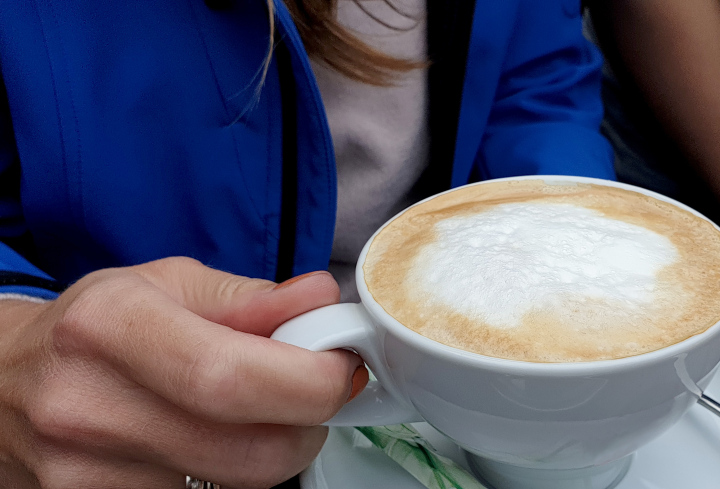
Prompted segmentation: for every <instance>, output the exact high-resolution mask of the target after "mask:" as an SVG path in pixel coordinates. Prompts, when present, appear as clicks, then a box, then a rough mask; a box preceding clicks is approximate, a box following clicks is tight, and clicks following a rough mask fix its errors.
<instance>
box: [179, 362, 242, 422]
mask: <svg viewBox="0 0 720 489" xmlns="http://www.w3.org/2000/svg"><path fill="white" fill-rule="evenodd" d="M217 350H218V349H215V351H214V352H213V353H212V354H210V353H208V352H209V349H208V348H199V349H198V351H199V352H198V354H197V355H195V358H194V359H193V361H192V363H191V364H190V365H189V366H188V370H187V374H186V381H185V385H186V386H187V390H186V392H187V396H188V397H187V404H188V408H189V410H190V411H191V412H193V413H194V414H198V415H205V416H209V417H212V418H214V419H218V418H220V419H222V418H224V417H225V414H224V413H225V411H226V410H225V406H227V405H228V404H231V403H232V401H233V400H235V399H237V393H238V390H239V384H240V382H241V379H240V374H239V372H238V370H237V369H236V368H235V365H237V362H234V361H232V360H231V359H230V358H229V354H228V353H226V352H222V351H217ZM200 351H201V352H202V353H200Z"/></svg>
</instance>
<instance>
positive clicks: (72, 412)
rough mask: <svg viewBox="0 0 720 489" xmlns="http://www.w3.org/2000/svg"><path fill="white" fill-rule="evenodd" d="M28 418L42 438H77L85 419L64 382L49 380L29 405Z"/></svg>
mask: <svg viewBox="0 0 720 489" xmlns="http://www.w3.org/2000/svg"><path fill="white" fill-rule="evenodd" d="M28 419H29V421H30V425H31V427H32V429H33V430H34V432H35V434H36V435H37V436H38V437H39V438H41V439H47V440H69V439H77V438H78V436H79V435H80V434H81V432H82V426H83V420H82V415H81V414H80V410H79V409H78V406H77V403H76V402H75V401H74V400H73V399H72V395H71V394H69V393H68V392H67V389H66V386H65V385H64V383H61V382H57V381H55V380H48V381H46V382H45V383H44V384H43V387H42V388H41V389H40V390H39V392H38V394H37V395H36V396H35V399H34V400H33V401H32V402H31V403H30V406H29V407H28Z"/></svg>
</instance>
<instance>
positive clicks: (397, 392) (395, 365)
mask: <svg viewBox="0 0 720 489" xmlns="http://www.w3.org/2000/svg"><path fill="white" fill-rule="evenodd" d="M518 178H519V179H543V180H545V181H548V182H553V181H563V182H567V181H574V182H586V183H593V184H598V185H607V186H611V187H620V188H625V189H628V190H634V191H636V192H641V193H643V194H646V195H650V196H652V197H654V198H656V199H660V200H663V201H666V202H671V203H673V204H675V205H676V206H678V207H680V208H683V209H686V210H688V211H690V212H692V213H694V214H696V215H698V216H700V214H699V213H697V212H695V211H694V210H692V209H689V208H688V207H687V206H684V205H683V204H680V203H678V202H675V201H673V200H672V199H669V198H667V197H664V196H662V195H659V194H655V193H653V192H650V191H647V190H644V189H640V188H636V187H632V186H629V185H624V184H620V183H615V182H609V181H605V180H597V179H591V178H580V177H564V176H530V177H516V178H515V179H518ZM494 181H498V180H494ZM474 185H483V183H482V182H480V183H477V184H474ZM451 191H452V190H451ZM430 198H431V199H432V198H433V197H430ZM428 200H429V199H428ZM420 204H421V203H420ZM396 217H397V216H396ZM393 219H394V218H393ZM391 221H392V220H391ZM383 227H384V226H383ZM376 234H377V233H376ZM373 238H374V236H373ZM373 238H371V239H370V241H368V243H367V244H366V245H365V247H364V249H363V251H362V253H361V255H360V258H359V261H358V265H357V270H356V278H357V287H358V290H359V293H360V298H361V300H362V302H361V304H339V305H333V306H327V307H324V308H320V309H317V310H314V311H311V312H309V313H306V314H304V315H302V316H299V317H297V318H295V319H292V320H291V321H288V322H287V323H285V324H284V325H282V326H281V327H280V328H279V329H278V330H277V331H276V332H275V334H274V335H273V338H275V339H277V340H280V341H283V342H286V343H291V344H294V345H298V346H301V347H304V348H307V349H310V350H316V351H318V350H329V349H333V348H350V349H353V350H355V351H357V352H358V353H359V354H360V356H362V358H363V359H364V360H365V362H366V363H367V364H368V365H369V367H370V368H371V370H372V371H373V373H374V374H375V375H376V376H377V378H378V381H377V382H371V383H370V384H369V385H368V387H367V388H366V389H365V390H364V391H363V392H362V393H361V394H360V395H359V396H358V397H357V398H355V399H354V400H353V401H351V402H350V403H348V404H347V405H346V406H345V407H344V408H343V409H342V410H341V411H340V413H339V414H338V415H337V416H336V417H335V418H333V419H332V420H330V422H329V423H328V424H329V425H345V426H347V425H351V426H352V425H355V426H360V425H364V426H372V425H383V424H394V423H400V422H412V421H427V422H428V423H429V424H430V425H432V426H433V427H434V428H436V429H437V430H438V431H440V432H441V433H443V434H444V435H446V436H448V437H449V438H450V439H452V440H453V441H454V442H455V443H457V444H458V445H460V446H461V447H462V448H464V449H465V450H466V451H467V452H468V453H469V454H471V456H470V457H469V461H470V464H471V465H472V466H473V468H474V469H475V470H476V471H477V472H478V473H479V474H480V476H481V477H482V478H483V479H485V480H486V481H487V482H490V483H491V484H492V485H494V486H496V487H497V489H565V488H568V489H569V488H573V489H577V488H582V489H601V488H602V489H604V488H607V487H612V486H614V485H615V484H616V483H618V482H619V480H620V479H622V476H623V475H624V474H625V472H626V471H627V468H628V467H629V464H630V460H631V454H632V453H633V452H635V451H636V450H637V449H638V448H639V447H641V446H642V445H644V444H646V443H648V442H649V441H651V440H652V439H654V438H656V437H657V436H659V435H660V434H661V433H663V432H664V431H666V430H667V429H668V428H670V427H671V426H672V425H673V424H674V423H675V422H677V421H678V420H679V419H680V417H681V416H682V415H683V414H684V413H685V412H686V411H687V410H688V409H689V408H690V407H691V406H692V405H693V404H695V402H696V401H697V399H698V396H699V394H700V392H701V391H702V390H703V389H704V388H705V387H707V385H708V383H709V382H710V380H711V378H712V374H713V373H714V372H715V370H716V368H717V365H718V363H719V362H720V323H718V324H715V325H714V326H712V327H711V328H709V329H708V330H707V331H705V332H704V333H702V334H699V335H696V336H693V337H691V338H689V339H686V340H684V341H681V342H680V343H676V344H674V345H671V346H668V347H666V348H663V349H661V350H657V351H653V352H650V353H645V354H642V355H638V356H633V357H627V358H621V359H616V360H603V361H595V362H577V363H551V364H548V363H532V362H522V361H514V360H504V359H499V358H493V357H487V356H483V355H479V354H476V353H470V352H467V351H464V350H460V349H457V348H453V347H450V346H446V345H444V344H441V343H438V342H436V341H433V340H431V339H428V338H426V337H424V336H422V335H420V334H418V333H416V332H414V331H412V330H410V329H408V328H406V327H405V326H403V325H402V324H400V323H399V322H398V321H397V320H395V319H394V318H393V317H392V316H390V315H389V314H388V313H386V312H385V310H384V309H383V308H382V307H381V306H380V305H379V304H378V303H377V302H376V301H375V300H374V299H373V297H372V295H371V294H370V293H369V292H368V289H367V286H366V284H365V280H364V276H363V268H362V265H363V263H364V260H365V256H366V255H367V252H368V248H369V246H370V243H371V242H372V239H373ZM718 299H719V300H720V298H718ZM678 449H682V447H678Z"/></svg>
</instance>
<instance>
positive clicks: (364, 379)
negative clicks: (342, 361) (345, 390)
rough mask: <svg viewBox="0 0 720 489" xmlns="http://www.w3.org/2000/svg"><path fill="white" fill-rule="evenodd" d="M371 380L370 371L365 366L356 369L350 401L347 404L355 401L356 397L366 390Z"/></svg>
mask: <svg viewBox="0 0 720 489" xmlns="http://www.w3.org/2000/svg"><path fill="white" fill-rule="evenodd" d="M369 379H370V375H369V374H368V370H367V369H366V368H365V365H360V366H359V367H358V368H356V369H355V372H354V373H353V376H352V390H351V391H350V396H349V397H348V400H347V401H345V402H350V401H352V400H353V399H355V397H357V395H358V394H360V392H361V391H362V390H363V389H364V388H365V385H366V384H367V383H368V380H369Z"/></svg>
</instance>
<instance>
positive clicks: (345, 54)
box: [266, 0, 426, 86]
mask: <svg viewBox="0 0 720 489" xmlns="http://www.w3.org/2000/svg"><path fill="white" fill-rule="evenodd" d="M353 1H354V2H355V4H356V5H357V6H358V7H359V8H360V9H361V10H363V11H364V12H365V13H366V14H367V15H369V16H370V17H372V18H373V19H375V20H376V21H377V22H379V23H380V24H382V25H385V26H387V27H388V28H390V29H395V30H402V29H399V28H396V27H393V26H391V25H388V24H387V23H385V22H383V21H382V20H381V19H378V18H377V17H374V16H373V15H372V14H371V13H370V12H369V11H368V10H367V9H366V7H364V6H363V5H362V3H361V1H362V0H353ZM384 1H385V3H386V4H387V5H388V6H389V7H390V8H391V9H392V10H394V11H395V12H397V13H399V14H400V15H403V16H405V17H407V14H404V13H402V12H401V11H400V10H399V9H398V8H397V7H395V6H394V5H393V4H392V2H391V0H384ZM272 2H273V0H268V10H269V13H270V31H271V33H273V32H274V29H275V25H274V7H273V3H272ZM284 2H285V5H286V6H287V8H288V10H289V11H290V14H291V15H292V18H293V21H294V22H295V26H296V27H297V30H298V32H299V33H300V37H301V38H302V40H303V43H304V45H305V49H306V50H307V52H308V55H309V56H310V57H311V58H313V59H315V60H316V61H318V62H320V63H323V64H325V65H327V66H328V67H330V68H332V69H333V70H335V71H337V72H338V73H341V74H343V75H345V76H347V77H348V78H350V79H352V80H356V81H359V82H361V83H367V84H370V85H377V86H388V85H391V84H392V82H393V80H394V79H395V77H396V76H397V75H398V74H400V73H405V72H408V71H411V70H414V69H416V68H421V67H423V66H425V65H426V63H425V62H424V61H421V60H409V59H400V58H395V57H393V56H390V55H387V54H385V53H383V52H382V51H379V50H377V49H374V48H372V47H370V46H368V45H367V44H365V43H364V42H363V41H361V40H360V39H359V38H358V37H357V36H355V35H354V34H352V33H351V32H350V31H348V30H347V29H346V28H344V27H343V26H342V25H341V24H340V23H339V22H338V20H337V18H336V13H337V2H338V0H284ZM270 38H271V42H272V38H273V36H272V35H271V37H270ZM266 69H267V68H266Z"/></svg>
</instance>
